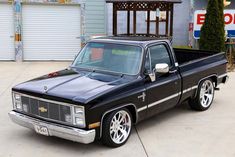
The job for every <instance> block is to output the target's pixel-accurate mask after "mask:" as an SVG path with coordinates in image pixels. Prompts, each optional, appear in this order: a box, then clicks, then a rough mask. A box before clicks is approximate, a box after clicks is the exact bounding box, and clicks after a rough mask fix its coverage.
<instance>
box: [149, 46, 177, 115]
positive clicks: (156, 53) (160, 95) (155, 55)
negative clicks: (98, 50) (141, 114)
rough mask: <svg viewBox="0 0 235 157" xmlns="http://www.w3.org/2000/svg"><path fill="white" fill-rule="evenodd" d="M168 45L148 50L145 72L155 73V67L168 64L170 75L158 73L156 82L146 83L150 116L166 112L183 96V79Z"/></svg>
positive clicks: (152, 47)
mask: <svg viewBox="0 0 235 157" xmlns="http://www.w3.org/2000/svg"><path fill="white" fill-rule="evenodd" d="M169 52H170V48H169V47H168V45H167V44H166V43H164V42H163V43H161V44H157V45H152V46H150V47H149V48H148V53H147V56H146V64H145V70H146V71H147V72H148V73H153V71H154V68H155V65H156V64H160V63H167V64H168V65H169V69H170V71H169V73H166V74H158V73H156V80H155V81H146V83H145V88H146V96H147V97H146V98H147V99H146V100H147V101H148V102H147V103H148V105H147V107H148V114H147V115H148V116H152V115H154V114H157V113H160V112H162V111H165V110H167V109H169V108H171V107H173V106H175V105H177V103H178V102H179V99H180V95H181V93H180V92H181V78H180V75H179V72H178V71H177V67H175V64H174V61H173V56H172V55H171V53H169Z"/></svg>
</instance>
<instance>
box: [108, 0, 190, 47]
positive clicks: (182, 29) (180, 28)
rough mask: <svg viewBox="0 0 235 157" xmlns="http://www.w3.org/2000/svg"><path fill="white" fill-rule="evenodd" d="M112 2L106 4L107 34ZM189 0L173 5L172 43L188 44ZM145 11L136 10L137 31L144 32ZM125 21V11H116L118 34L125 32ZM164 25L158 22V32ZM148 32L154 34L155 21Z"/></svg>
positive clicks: (145, 26) (110, 22) (110, 19)
mask: <svg viewBox="0 0 235 157" xmlns="http://www.w3.org/2000/svg"><path fill="white" fill-rule="evenodd" d="M112 10H113V7H112V4H107V15H108V17H107V19H108V20H107V21H108V28H107V29H108V35H112ZM189 11H190V1H189V0H182V3H181V4H175V6H174V35H173V44H174V45H187V44H188V25H189V20H190V19H189V15H190V12H189ZM130 19H131V30H132V29H133V23H132V21H133V20H132V19H133V17H132V14H131V18H130ZM145 20H146V13H145V12H137V32H138V33H146V31H147V24H146V22H145ZM126 21H127V12H118V34H121V33H126V28H127V26H126ZM164 30H165V25H164V24H160V33H161V32H164ZM150 33H153V34H155V23H154V22H152V23H151V24H150Z"/></svg>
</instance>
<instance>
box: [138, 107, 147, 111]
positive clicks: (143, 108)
mask: <svg viewBox="0 0 235 157" xmlns="http://www.w3.org/2000/svg"><path fill="white" fill-rule="evenodd" d="M147 108H148V106H144V107H141V108H139V109H138V110H137V112H141V111H144V110H146V109H147Z"/></svg>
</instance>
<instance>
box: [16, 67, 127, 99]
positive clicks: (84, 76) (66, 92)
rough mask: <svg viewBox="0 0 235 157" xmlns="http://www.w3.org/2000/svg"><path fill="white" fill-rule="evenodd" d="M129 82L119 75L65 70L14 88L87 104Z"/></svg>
mask: <svg viewBox="0 0 235 157" xmlns="http://www.w3.org/2000/svg"><path fill="white" fill-rule="evenodd" d="M129 81H130V79H125V78H124V77H122V76H120V75H119V76H118V75H110V74H101V73H95V72H75V71H74V70H71V69H70V70H67V69H66V70H62V71H58V72H54V73H50V74H48V75H45V76H42V77H39V78H36V79H33V80H30V81H27V82H24V83H21V84H19V85H17V86H16V87H14V88H15V89H17V90H20V91H26V92H33V93H38V94H43V95H49V96H55V97H60V98H64V99H69V100H72V101H75V102H81V103H87V102H88V101H90V100H92V99H94V98H96V97H98V96H100V95H102V94H104V93H106V92H108V91H110V90H113V89H114V88H117V87H118V86H121V85H123V84H126V83H128V82H129ZM14 88H13V89H14Z"/></svg>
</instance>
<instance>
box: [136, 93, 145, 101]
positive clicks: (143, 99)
mask: <svg viewBox="0 0 235 157" xmlns="http://www.w3.org/2000/svg"><path fill="white" fill-rule="evenodd" d="M145 97H146V94H145V92H143V93H142V94H141V95H139V96H138V99H142V101H143V102H145Z"/></svg>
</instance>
